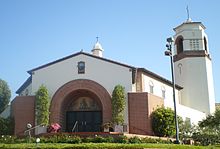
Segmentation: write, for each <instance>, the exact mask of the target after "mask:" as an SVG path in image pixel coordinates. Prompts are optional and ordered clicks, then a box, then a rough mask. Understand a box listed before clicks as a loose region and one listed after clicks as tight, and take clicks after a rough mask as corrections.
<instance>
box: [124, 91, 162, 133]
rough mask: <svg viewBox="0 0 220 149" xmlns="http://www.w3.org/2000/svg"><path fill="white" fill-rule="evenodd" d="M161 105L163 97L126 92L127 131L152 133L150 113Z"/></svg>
mask: <svg viewBox="0 0 220 149" xmlns="http://www.w3.org/2000/svg"><path fill="white" fill-rule="evenodd" d="M162 105H163V99H162V98H160V97H157V96H154V95H152V94H149V93H146V92H142V93H128V111H129V112H128V115H129V133H132V134H142V135H153V131H152V128H151V118H150V115H151V113H152V111H153V110H155V109H156V108H157V107H158V106H162Z"/></svg>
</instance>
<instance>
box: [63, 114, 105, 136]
mask: <svg viewBox="0 0 220 149" xmlns="http://www.w3.org/2000/svg"><path fill="white" fill-rule="evenodd" d="M66 124H67V126H66V131H67V132H100V131H101V125H102V113H101V111H68V112H67V113H66Z"/></svg>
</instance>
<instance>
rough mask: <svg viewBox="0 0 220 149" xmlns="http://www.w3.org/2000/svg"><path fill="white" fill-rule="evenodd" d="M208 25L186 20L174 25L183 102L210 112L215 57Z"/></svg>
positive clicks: (213, 101) (178, 73) (181, 100)
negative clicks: (212, 58) (211, 50)
mask: <svg viewBox="0 0 220 149" xmlns="http://www.w3.org/2000/svg"><path fill="white" fill-rule="evenodd" d="M205 29H206V28H205V26H204V25H203V24H202V23H201V22H192V21H191V19H188V20H187V21H186V22H184V23H182V24H181V25H179V26H177V27H176V28H174V31H175V35H174V68H175V81H176V84H178V85H180V86H182V87H183V89H182V91H181V98H180V103H181V104H183V105H185V106H189V107H191V108H193V109H196V110H199V111H202V112H204V113H206V114H211V113H213V112H214V111H215V95H214V84H213V75H212V61H211V56H210V53H209V47H208V38H207V35H206V33H205Z"/></svg>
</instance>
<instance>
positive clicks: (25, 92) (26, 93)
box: [19, 84, 33, 96]
mask: <svg viewBox="0 0 220 149" xmlns="http://www.w3.org/2000/svg"><path fill="white" fill-rule="evenodd" d="M29 95H33V94H32V84H29V85H28V86H27V87H26V88H25V89H23V90H22V91H21V93H20V94H19V96H29Z"/></svg>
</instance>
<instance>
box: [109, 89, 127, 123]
mask: <svg viewBox="0 0 220 149" xmlns="http://www.w3.org/2000/svg"><path fill="white" fill-rule="evenodd" d="M124 109H125V89H124V87H123V86H121V85H117V86H115V88H114V90H113V92H112V122H113V123H114V124H116V125H119V124H123V123H124Z"/></svg>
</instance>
